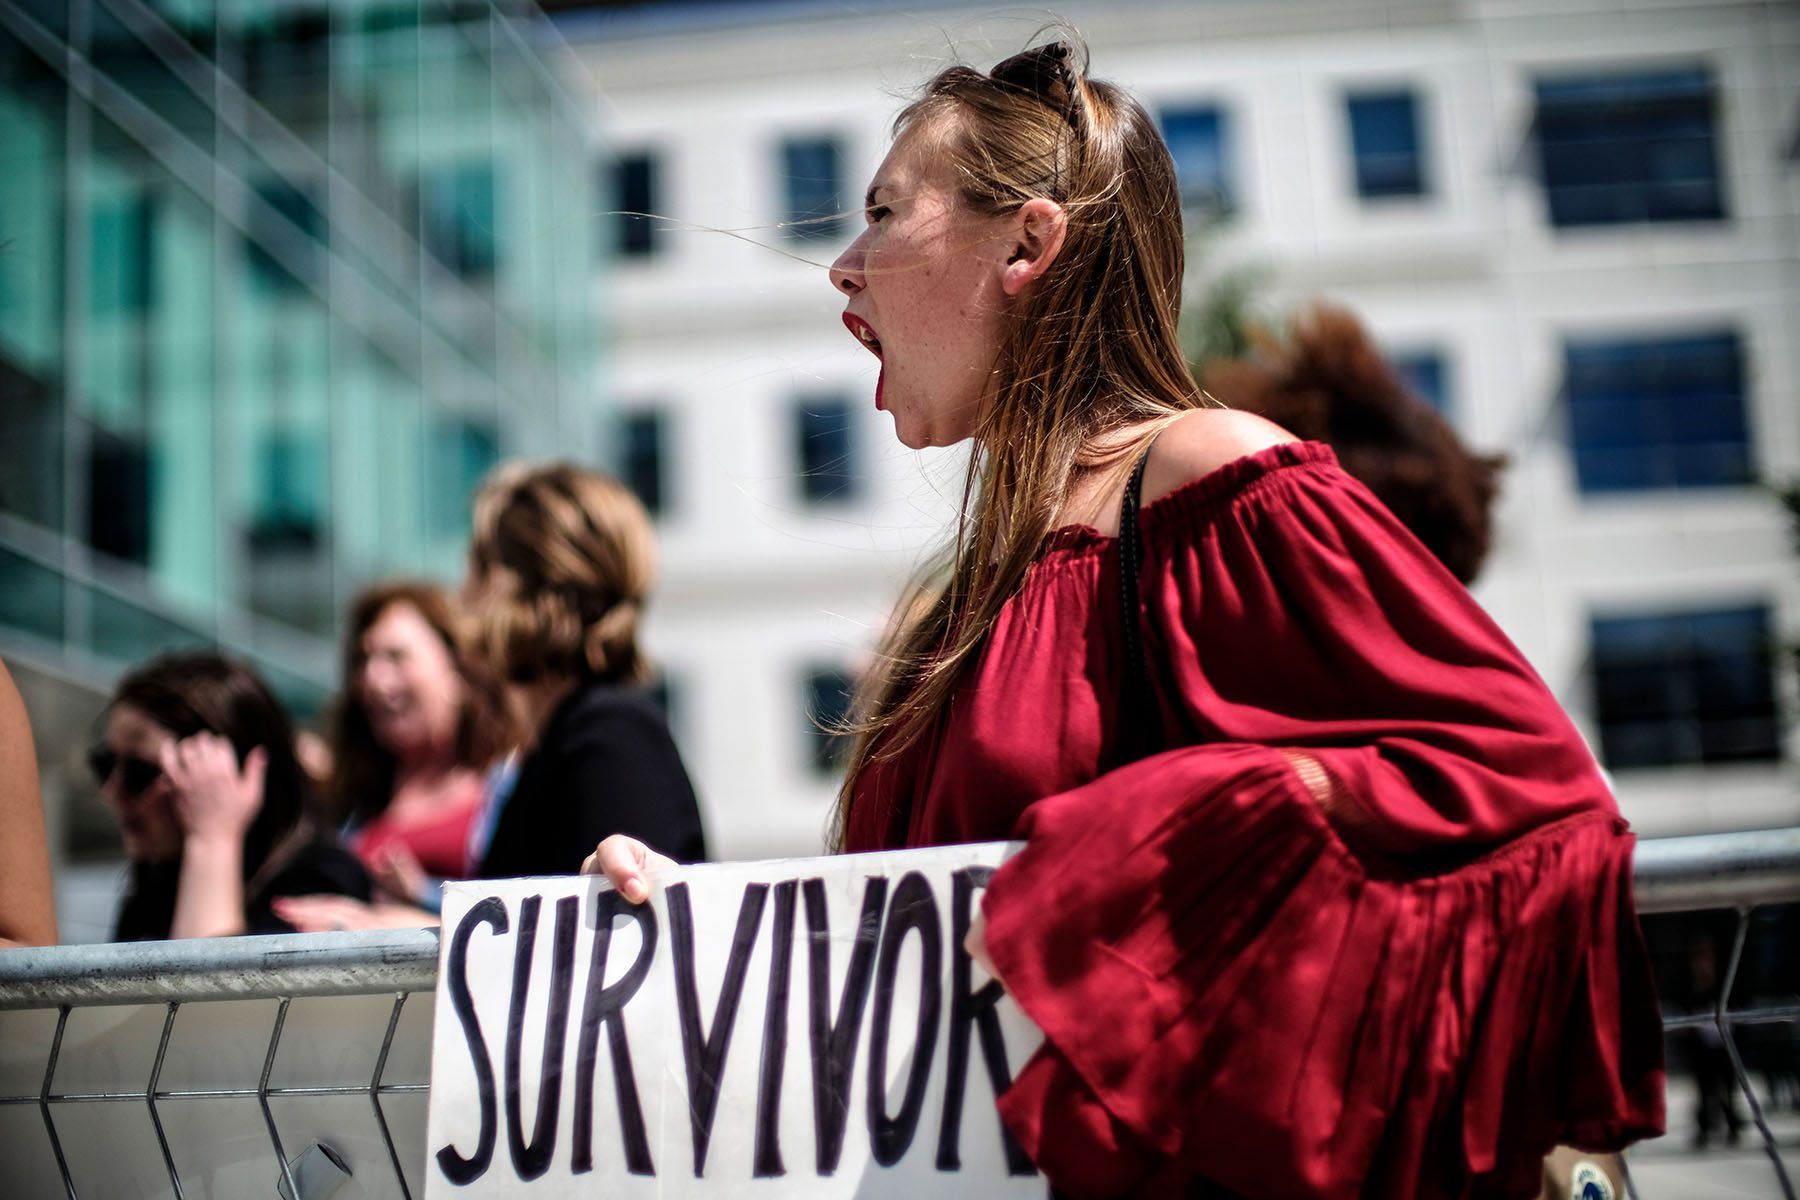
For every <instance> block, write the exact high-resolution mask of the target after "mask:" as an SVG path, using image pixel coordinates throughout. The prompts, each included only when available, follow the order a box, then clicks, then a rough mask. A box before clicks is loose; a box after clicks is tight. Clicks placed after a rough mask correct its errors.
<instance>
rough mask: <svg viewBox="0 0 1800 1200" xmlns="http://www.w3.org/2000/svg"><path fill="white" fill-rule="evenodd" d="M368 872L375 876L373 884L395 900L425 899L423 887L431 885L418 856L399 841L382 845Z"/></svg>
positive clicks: (410, 902)
mask: <svg viewBox="0 0 1800 1200" xmlns="http://www.w3.org/2000/svg"><path fill="white" fill-rule="evenodd" d="M369 873H370V874H371V875H373V876H374V877H375V885H376V886H377V887H379V888H380V889H381V890H382V891H383V892H386V893H387V894H388V895H390V896H392V897H393V898H394V899H396V900H403V901H405V902H407V903H408V904H416V903H418V902H419V901H421V900H424V899H427V896H426V894H425V889H426V888H428V887H430V886H431V878H430V876H428V875H427V874H426V873H425V868H424V867H423V866H421V865H419V860H418V857H417V856H416V855H414V854H413V852H412V851H411V850H408V849H407V848H406V847H405V846H403V845H401V844H400V843H399V842H393V843H390V844H389V845H387V846H384V847H382V849H381V851H380V853H379V854H377V855H376V856H375V863H374V867H373V869H372V870H371V871H370V872H369Z"/></svg>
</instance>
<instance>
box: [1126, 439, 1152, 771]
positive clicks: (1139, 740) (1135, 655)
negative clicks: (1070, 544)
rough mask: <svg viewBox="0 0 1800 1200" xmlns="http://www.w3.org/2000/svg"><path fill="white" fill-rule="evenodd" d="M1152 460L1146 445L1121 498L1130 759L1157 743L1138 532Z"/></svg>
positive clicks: (1141, 546)
mask: <svg viewBox="0 0 1800 1200" xmlns="http://www.w3.org/2000/svg"><path fill="white" fill-rule="evenodd" d="M1149 462H1150V450H1149V448H1148V447H1146V448H1145V450H1144V453H1143V454H1142V455H1140V456H1139V457H1138V460H1137V465H1136V466H1134V467H1132V468H1131V478H1130V479H1129V480H1128V481H1127V482H1126V484H1125V495H1124V498H1123V499H1121V500H1120V501H1119V620H1120V631H1121V633H1122V634H1123V635H1124V647H1125V681H1124V684H1125V686H1124V694H1123V695H1122V696H1120V697H1119V700H1120V704H1119V734H1120V736H1119V746H1120V749H1121V751H1122V753H1123V755H1124V757H1125V758H1126V759H1127V760H1130V759H1135V758H1138V757H1140V756H1142V755H1143V754H1145V753H1147V752H1148V750H1149V749H1150V748H1151V747H1152V746H1153V738H1152V733H1153V731H1154V730H1155V727H1156V726H1155V721H1156V705H1155V703H1154V700H1153V698H1152V696H1151V692H1150V665H1149V662H1148V661H1147V660H1146V659H1145V657H1144V639H1143V633H1142V629H1141V620H1142V618H1141V616H1140V614H1141V612H1142V604H1141V601H1140V599H1139V594H1138V573H1139V572H1140V571H1141V570H1142V568H1143V562H1144V544H1143V538H1142V536H1141V535H1140V534H1139V533H1138V509H1139V508H1140V507H1141V506H1142V496H1143V490H1144V467H1145V466H1146V465H1147V464H1148V463H1149Z"/></svg>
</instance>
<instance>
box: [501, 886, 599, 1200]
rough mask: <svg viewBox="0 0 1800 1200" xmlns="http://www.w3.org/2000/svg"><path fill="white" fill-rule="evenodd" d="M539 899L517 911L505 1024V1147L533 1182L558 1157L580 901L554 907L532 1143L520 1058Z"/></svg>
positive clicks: (564, 901)
mask: <svg viewBox="0 0 1800 1200" xmlns="http://www.w3.org/2000/svg"><path fill="white" fill-rule="evenodd" d="M542 905H543V897H541V896H527V897H525V900H524V902H523V903H522V904H520V905H519V937H518V942H517V944H516V945H515V946H514V948H513V979H512V1009H511V1011H510V1012H509V1014H508V1016H507V1022H506V1143H507V1146H508V1148H509V1149H511V1151H512V1161H513V1169H514V1170H515V1171H517V1172H518V1174H519V1178H520V1179H536V1178H537V1177H538V1176H540V1175H542V1174H543V1173H544V1172H545V1171H547V1170H549V1169H550V1157H551V1155H553V1154H554V1153H556V1117H557V1111H558V1110H559V1109H560V1108H561V1107H562V1075H563V1044H564V1043H565V1042H566V1041H567V1039H568V1034H569V988H570V983H571V980H572V979H573V978H574V974H575V924H576V921H577V920H578V919H579V918H580V913H581V901H580V899H579V898H577V897H575V896H565V897H563V898H562V899H561V900H558V901H557V902H556V928H555V930H554V931H553V932H552V934H551V937H552V942H553V949H552V950H551V957H550V1008H549V1011H548V1012H547V1013H546V1014H545V1016H544V1052H543V1058H542V1060H541V1061H540V1063H539V1065H538V1095H537V1113H536V1115H535V1117H534V1118H533V1120H532V1123H531V1139H530V1140H529V1141H527V1140H526V1138H525V1129H524V1112H523V1109H524V1099H523V1093H522V1090H521V1088H520V1086H519V1074H520V1061H519V1060H520V1058H521V1057H522V1056H523V1054H524V1042H525V1000H526V997H527V995H528V994H529V993H530V990H531V964H532V960H533V959H534V958H535V957H536V951H537V924H538V909H539V908H540V907H542Z"/></svg>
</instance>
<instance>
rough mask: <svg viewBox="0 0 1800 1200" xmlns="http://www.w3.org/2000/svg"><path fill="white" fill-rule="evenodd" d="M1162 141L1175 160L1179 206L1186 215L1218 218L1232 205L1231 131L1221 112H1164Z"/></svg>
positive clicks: (1199, 109) (1209, 108)
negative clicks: (1165, 143) (1179, 188)
mask: <svg viewBox="0 0 1800 1200" xmlns="http://www.w3.org/2000/svg"><path fill="white" fill-rule="evenodd" d="M1162 127H1163V138H1164V140H1165V141H1167V142H1168V143H1169V153H1170V154H1171V155H1173V156H1174V158H1175V177H1176V179H1177V180H1178V181H1179V182H1180V185H1181V206H1182V208H1184V209H1187V210H1188V211H1190V212H1200V213H1205V214H1209V215H1214V216H1217V215H1221V214H1224V213H1228V212H1230V211H1232V209H1233V208H1234V207H1235V206H1236V203H1237V200H1236V191H1235V189H1234V188H1233V186H1232V178H1231V129H1230V122H1229V121H1228V120H1227V119H1226V116H1225V113H1224V112H1223V111H1222V110H1220V109H1218V108H1216V107H1214V106H1212V105H1205V106H1201V107H1195V108H1174V109H1165V110H1164V111H1163V114H1162Z"/></svg>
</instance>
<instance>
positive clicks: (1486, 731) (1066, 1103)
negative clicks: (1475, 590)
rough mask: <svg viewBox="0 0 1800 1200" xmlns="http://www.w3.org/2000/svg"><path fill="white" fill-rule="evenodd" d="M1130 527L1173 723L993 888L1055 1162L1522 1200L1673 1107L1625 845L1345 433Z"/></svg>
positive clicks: (1588, 768) (1033, 1134)
mask: <svg viewBox="0 0 1800 1200" xmlns="http://www.w3.org/2000/svg"><path fill="white" fill-rule="evenodd" d="M1141 528H1142V530H1143V533H1144V539H1145V563H1144V569H1143V574H1142V586H1143V594H1144V606H1145V611H1144V614H1143V616H1144V628H1145V629H1146V630H1147V637H1146V640H1147V642H1148V654H1149V657H1150V659H1151V661H1152V664H1153V665H1152V674H1153V675H1154V676H1155V677H1156V682H1157V690H1158V696H1159V701H1160V707H1161V719H1162V723H1163V731H1162V732H1163V737H1164V741H1163V744H1164V745H1169V746H1178V747H1180V748H1179V749H1172V750H1168V751H1165V752H1163V753H1160V754H1156V755H1153V756H1152V757H1150V758H1147V759H1144V760H1142V761H1139V762H1137V763H1134V764H1131V765H1129V766H1126V767H1124V768H1121V769H1118V770H1114V771H1110V772H1107V773H1106V774H1104V775H1101V776H1100V777H1099V778H1097V779H1095V780H1094V781H1093V782H1091V783H1088V784H1086V785H1084V786H1080V787H1076V788H1074V789H1072V790H1069V791H1067V792H1064V793H1061V794H1059V795H1056V796H1052V797H1050V798H1048V799H1045V800H1042V801H1039V802H1038V803H1036V804H1033V805H1032V806H1031V807H1030V808H1029V809H1027V811H1026V813H1025V816H1024V818H1023V820H1022V822H1021V825H1020V829H1019V831H1018V832H1019V833H1020V834H1021V835H1022V836H1024V838H1025V839H1026V846H1025V849H1024V850H1023V851H1022V852H1021V853H1020V854H1019V855H1018V856H1016V857H1015V858H1014V859H1013V860H1011V861H1010V862H1009V863H1008V864H1007V865H1006V866H1005V867H1003V868H1002V869H1001V870H1000V872H999V873H998V874H997V875H996V876H995V878H994V880H993V883H992V886H991V887H990V888H989V890H988V892H987V895H986V898H985V901H984V908H985V911H986V913H987V919H988V931H989V932H988V938H989V944H990V948H991V950H992V953H993V956H994V959H995V962H996V965H997V966H998V968H999V970H1000V973H1001V975H1002V976H1003V977H1004V978H1005V979H1006V981H1007V985H1008V988H1009V990H1010V991H1011V992H1012V993H1013V994H1014V996H1015V997H1016V998H1017V999H1018V1001H1019V1003H1020V1004H1021V1005H1022V1006H1023V1007H1024V1009H1025V1011H1026V1012H1027V1013H1029V1014H1030V1015H1031V1016H1032V1018H1033V1019H1034V1020H1035V1021H1036V1022H1037V1023H1038V1024H1039V1025H1040V1026H1041V1027H1042V1028H1043V1029H1044V1032H1045V1037H1046V1041H1045V1045H1044V1048H1043V1050H1042V1051H1040V1053H1039V1055H1038V1056H1037V1057H1035V1058H1034V1059H1033V1060H1032V1061H1031V1063H1030V1064H1028V1066H1027V1067H1026V1068H1025V1070H1024V1071H1023V1072H1022V1074H1021V1076H1020V1078H1019V1079H1018V1081H1017V1082H1016V1083H1015V1085H1014V1086H1013V1088H1012V1089H1011V1090H1010V1091H1009V1092H1008V1093H1007V1094H1006V1096H1005V1097H1004V1098H1003V1099H1002V1102H1001V1109H1002V1113H1003V1115H1004V1116H1005V1118H1006V1120H1007V1121H1008V1123H1009V1125H1010V1126H1011V1128H1012V1129H1013V1131H1014V1132H1015V1133H1016V1134H1017V1135H1018V1136H1019V1138H1020V1139H1021V1141H1022V1142H1023V1144H1024V1145H1025V1146H1026V1148H1027V1149H1028V1151H1029V1152H1030V1153H1031V1154H1032V1155H1033V1158H1034V1160H1035V1161H1036V1162H1037V1163H1038V1164H1039V1165H1040V1167H1042V1168H1043V1169H1044V1170H1045V1172H1046V1174H1047V1175H1048V1176H1049V1177H1050V1178H1051V1179H1052V1181H1054V1182H1055V1183H1056V1184H1057V1185H1058V1186H1059V1187H1062V1188H1063V1189H1065V1190H1067V1191H1069V1192H1071V1193H1073V1194H1076V1195H1096V1196H1099V1195H1149V1194H1184V1195H1185V1194H1205V1191H1204V1186H1205V1185H1204V1184H1203V1183H1200V1182H1199V1180H1204V1181H1209V1182H1210V1183H1211V1184H1214V1185H1218V1186H1220V1187H1223V1188H1226V1189H1229V1190H1230V1191H1232V1192H1238V1193H1242V1194H1245V1195H1257V1196H1272V1197H1275V1196H1308V1197H1315V1196H1316V1197H1324V1196H1358V1195H1371V1196H1383V1197H1396V1198H1405V1197H1439V1196H1514V1195H1517V1196H1532V1195H1535V1194H1536V1192H1537V1189H1538V1187H1539V1182H1540V1175H1539V1172H1540V1169H1541V1168H1540V1160H1541V1158H1542V1156H1543V1155H1544V1154H1545V1153H1547V1152H1548V1150H1549V1149H1550V1148H1551V1146H1552V1145H1554V1144H1555V1143H1557V1142H1559V1141H1560V1142H1566V1143H1571V1144H1574V1145H1578V1146H1581V1147H1583V1148H1587V1149H1594V1150H1603V1149H1616V1148H1620V1147H1622V1146H1623V1145H1625V1144H1626V1143H1628V1142H1630V1141H1633V1140H1636V1139H1638V1138H1642V1137H1647V1136H1654V1135H1656V1134H1658V1133H1660V1132H1661V1130H1662V1124H1663V1112H1662V1104H1663V1101H1662V1082H1663V1081H1662V1043H1661V1037H1660V1023H1659V1019H1658V1016H1657V1008H1656V1001H1655V995H1654V991H1653V987H1652V983H1651V977H1650V971H1649V967H1648V959H1647V956H1646V954H1645V950H1644V946H1643V943H1642V939H1641V935H1640V934H1639V931H1638V926H1637V921H1636V918H1635V915H1634V912H1633V908H1632V902H1631V851H1632V839H1631V837H1630V835H1629V834H1628V833H1627V831H1626V828H1625V824H1624V822H1623V820H1622V819H1621V818H1620V817H1619V815H1618V812H1617V809H1616V807H1615V805H1614V804H1613V801H1612V799H1611V797H1610V794H1609V792H1608V790H1607V788H1606V786H1605V784H1604V782H1603V781H1602V779H1601V778H1600V775H1599V773H1598V770H1597V769H1596V767H1595V765H1594V762H1593V759H1592V756H1591V755H1590V754H1589V753H1588V751H1587V749H1586V748H1585V746H1584V745H1583V744H1582V742H1581V739H1580V738H1579V737H1578V736H1577V734H1576V733H1575V730H1574V729H1573V727H1572V726H1571V725H1570V723H1569V722H1568V719H1567V718H1566V716H1565V715H1564V714H1563V713H1562V711H1561V710H1560V708H1559V707H1558V706H1557V705H1556V703H1555V701H1554V700H1553V698H1552V697H1551V696H1550V694H1549V692H1548V690H1547V689H1546V688H1545V686H1544V685H1543V683H1542V682H1541V681H1540V680H1539V679H1538V678H1537V676H1536V675H1535V674H1534V673H1533V672H1532V670H1531V668H1530V667H1529V666H1528V665H1527V664H1526V663H1525V661H1524V659H1523V658H1522V657H1521V656H1520V654H1519V653H1518V651H1517V650H1516V649H1515V648H1514V647H1513V646H1512V645H1511V644H1510V642H1508V641H1507V639H1506V638H1505V637H1504V636H1503V635H1502V634H1501V633H1500V632H1499V630H1498V629H1497V628H1496V627H1495V626H1494V625H1493V623H1492V622H1491V621H1490V620H1489V619H1488V618H1487V616H1486V615H1485V614H1484V613H1483V612H1482V611H1481V609H1480V608H1479V606H1478V605H1476V604H1475V603H1474V602H1473V600H1472V599H1470V597H1469V596H1468V594H1467V592H1466V591H1465V590H1464V589H1463V588H1462V586H1461V585H1460V584H1458V583H1457V582H1456V581H1455V580H1454V579H1453V578H1452V577H1451V576H1450V575H1449V574H1448V573H1447V572H1445V571H1443V570H1442V568H1440V567H1439V566H1438V564H1437V563H1436V561H1435V560H1434V559H1432V558H1431V556H1430V555H1429V553H1428V552H1426V551H1425V550H1424V549H1423V548H1422V547H1421V546H1419V544H1418V543H1417V542H1416V541H1414V540H1413V538H1412V537H1411V535H1410V534H1408V533H1407V532H1406V531H1405V530H1404V529H1403V528H1401V527H1400V526H1399V525H1398V524H1397V522H1396V521H1395V520H1394V518H1393V517H1392V516H1391V515H1390V514H1388V512H1387V511H1386V510H1385V509H1384V508H1382V507H1381V505H1380V504H1379V503H1378V502H1377V501H1375V500H1374V499H1373V497H1371V496H1370V495H1369V494H1368V493H1367V492H1366V491H1365V490H1364V489H1363V488H1362V487H1361V486H1360V485H1359V484H1357V483H1356V482H1355V481H1353V480H1351V479H1350V478H1349V477H1348V476H1346V475H1344V474H1343V473H1342V472H1341V471H1340V470H1338V469H1337V467H1336V466H1335V463H1334V460H1333V459H1332V457H1331V454H1330V451H1329V450H1327V449H1325V448H1323V447H1318V446H1303V445H1290V446H1280V447H1276V448H1275V449H1273V450H1270V451H1266V452H1264V453H1262V454H1259V455H1255V456H1252V457H1250V458H1247V459H1244V460H1240V461H1239V462H1237V463H1234V464H1232V465H1230V466H1228V467H1226V468H1225V469H1223V470H1221V471H1218V472H1215V473H1214V474H1212V475H1210V476H1208V477H1206V478H1205V479H1202V480H1200V481H1198V482H1196V483H1194V484H1190V485H1188V486H1187V487H1185V488H1183V489H1181V490H1180V491H1178V492H1176V493H1174V494H1173V495H1172V496H1170V497H1167V498H1165V499H1164V500H1161V501H1159V502H1157V503H1155V504H1153V505H1151V506H1149V507H1148V508H1147V509H1146V510H1145V511H1144V513H1143V516H1142V526H1141ZM1296 761H1299V762H1300V763H1301V764H1302V769H1301V770H1296V766H1295V763H1296ZM1046 913H1053V914H1055V919H1054V920H1045V919H1044V915H1045V914H1046Z"/></svg>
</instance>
